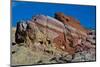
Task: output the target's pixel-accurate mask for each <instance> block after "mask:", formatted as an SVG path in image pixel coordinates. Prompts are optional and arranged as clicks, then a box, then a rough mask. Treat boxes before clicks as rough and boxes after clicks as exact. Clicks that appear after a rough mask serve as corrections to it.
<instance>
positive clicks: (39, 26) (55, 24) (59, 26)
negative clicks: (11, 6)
mask: <svg viewBox="0 0 100 67" xmlns="http://www.w3.org/2000/svg"><path fill="white" fill-rule="evenodd" d="M95 39H96V38H95V31H94V30H88V29H85V28H84V27H83V26H82V25H81V24H80V22H79V21H78V20H76V19H74V18H73V17H70V16H66V15H64V14H63V13H61V12H57V13H55V17H50V16H45V15H36V16H33V17H32V19H31V20H27V21H19V22H18V23H17V27H16V32H15V42H16V43H17V44H18V45H19V44H23V45H22V46H25V47H26V48H29V49H31V50H32V52H34V51H42V52H48V53H50V54H53V55H57V56H58V55H62V54H63V55H66V54H67V55H70V56H71V59H70V62H75V61H81V60H82V61H88V60H91V59H92V58H93V59H92V60H94V59H95V43H96V42H95ZM49 49H50V51H49ZM56 51H57V52H56ZM80 53H82V55H80ZM85 54H86V55H85ZM83 55H84V58H85V59H86V60H85V59H84V60H83V59H82V56H83ZM80 56H81V57H80ZM88 57H91V58H89V59H87V58H88ZM62 58H63V60H64V59H65V58H66V56H62ZM67 59H68V58H67ZM67 59H66V62H67ZM56 60H57V58H56ZM63 60H62V61H61V62H63ZM59 61H60V60H59ZM64 62H65V61H64Z"/></svg>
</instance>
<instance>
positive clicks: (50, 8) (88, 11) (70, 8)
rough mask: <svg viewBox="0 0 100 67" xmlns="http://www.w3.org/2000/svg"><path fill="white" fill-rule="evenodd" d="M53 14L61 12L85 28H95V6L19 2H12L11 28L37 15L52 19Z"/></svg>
mask: <svg viewBox="0 0 100 67" xmlns="http://www.w3.org/2000/svg"><path fill="white" fill-rule="evenodd" d="M55 12H63V13H64V14H66V15H69V16H72V17H74V18H76V19H77V20H79V21H80V22H81V24H82V25H83V26H84V27H85V28H95V23H96V7H95V6H86V5H85V6H84V5H72V4H51V3H41V2H20V1H13V2H12V26H16V23H17V21H19V20H30V19H31V18H32V16H34V15H37V14H44V15H48V16H52V17H54V14H55Z"/></svg>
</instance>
